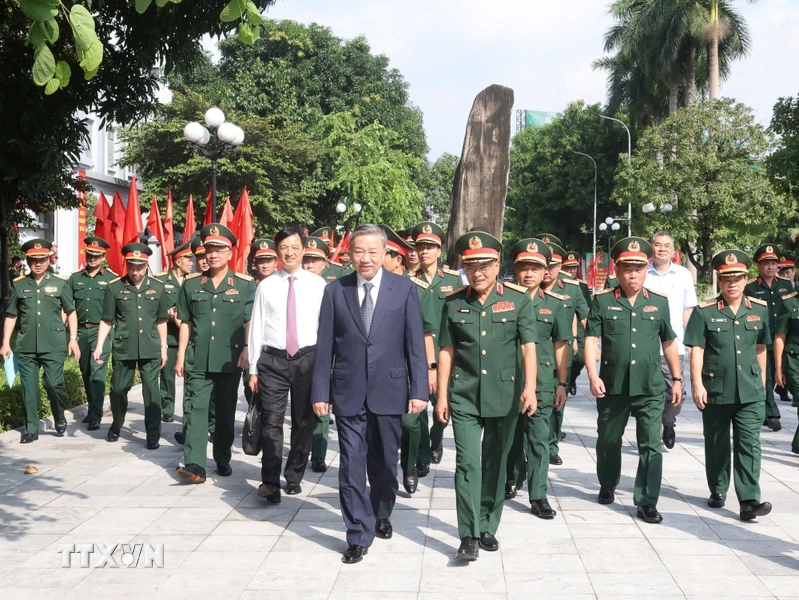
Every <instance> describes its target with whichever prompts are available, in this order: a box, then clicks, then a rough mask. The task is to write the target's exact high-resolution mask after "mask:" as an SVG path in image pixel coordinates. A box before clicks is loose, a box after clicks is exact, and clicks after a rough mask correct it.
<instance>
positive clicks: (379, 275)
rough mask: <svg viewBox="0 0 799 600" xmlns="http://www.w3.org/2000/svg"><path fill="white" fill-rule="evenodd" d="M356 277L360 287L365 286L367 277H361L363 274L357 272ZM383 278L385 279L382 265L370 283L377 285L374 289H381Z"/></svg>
mask: <svg viewBox="0 0 799 600" xmlns="http://www.w3.org/2000/svg"><path fill="white" fill-rule="evenodd" d="M356 278H357V280H358V287H363V284H364V283H366V279H364V278H363V277H361V274H360V273H357V272H356ZM382 279H383V267H380V268H379V269H378V270H377V273H375V276H374V277H372V279H371V280H370V283H372V284H373V285H374V286H375V287H374V289H376V290H379V289H380V282H381V281H382Z"/></svg>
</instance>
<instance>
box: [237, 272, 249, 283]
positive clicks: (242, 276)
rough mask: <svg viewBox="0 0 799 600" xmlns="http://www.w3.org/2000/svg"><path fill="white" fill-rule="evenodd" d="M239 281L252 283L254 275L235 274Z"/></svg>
mask: <svg viewBox="0 0 799 600" xmlns="http://www.w3.org/2000/svg"><path fill="white" fill-rule="evenodd" d="M233 274H234V275H235V276H236V277H238V278H239V279H243V280H244V281H252V275H247V274H246V273H233Z"/></svg>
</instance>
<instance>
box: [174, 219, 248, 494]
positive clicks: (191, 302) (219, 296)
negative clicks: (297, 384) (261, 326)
mask: <svg viewBox="0 0 799 600" xmlns="http://www.w3.org/2000/svg"><path fill="white" fill-rule="evenodd" d="M200 235H201V236H202V240H203V245H204V246H205V247H206V248H207V247H208V246H210V245H212V244H215V245H225V246H227V247H232V245H233V244H234V243H235V236H234V235H233V233H232V232H231V231H230V230H229V229H228V228H227V227H224V226H223V225H220V224H218V223H211V224H209V225H206V226H205V227H203V229H202V231H201V233H200ZM254 298H255V282H254V280H253V278H252V277H250V276H249V275H244V274H242V273H234V272H233V271H230V270H227V272H226V273H225V275H224V277H223V278H222V280H221V281H220V283H219V285H218V286H217V287H215V286H214V282H213V279H212V277H211V273H210V271H209V272H207V273H193V274H192V275H190V276H189V277H187V278H186V279H185V281H184V282H183V288H182V289H181V292H180V297H179V299H178V305H177V306H178V318H179V319H180V320H181V322H182V323H189V324H191V325H192V332H191V338H190V340H189V344H190V346H191V348H192V351H193V363H192V365H191V369H189V370H186V375H185V385H184V393H183V404H184V410H185V414H184V417H183V418H184V421H185V422H186V443H185V446H184V457H185V463H186V467H187V468H198V469H201V470H202V471H203V479H204V471H205V465H206V455H207V448H208V435H207V433H208V405H209V402H210V401H211V398H213V400H214V403H215V405H216V431H215V432H214V451H213V456H214V461H215V462H216V464H217V471H218V472H219V474H220V475H230V473H231V471H230V469H229V466H230V458H231V447H232V446H233V436H234V431H233V430H234V425H235V417H236V403H237V400H238V387H239V381H240V379H241V369H240V368H239V367H238V366H237V363H238V360H239V357H240V356H241V353H242V352H243V351H244V347H245V344H246V343H247V342H246V337H245V326H246V324H247V323H249V321H250V317H251V315H252V305H253V300H254ZM178 474H179V475H181V476H183V475H184V474H183V472H182V470H181V468H179V469H178Z"/></svg>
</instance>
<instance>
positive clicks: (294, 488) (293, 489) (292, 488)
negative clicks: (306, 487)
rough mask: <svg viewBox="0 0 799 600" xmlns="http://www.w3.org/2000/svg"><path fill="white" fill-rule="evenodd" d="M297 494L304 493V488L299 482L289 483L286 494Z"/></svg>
mask: <svg viewBox="0 0 799 600" xmlns="http://www.w3.org/2000/svg"><path fill="white" fill-rule="evenodd" d="M297 494H302V488H301V487H300V484H299V483H287V484H286V495H287V496H296V495H297Z"/></svg>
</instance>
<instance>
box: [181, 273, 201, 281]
mask: <svg viewBox="0 0 799 600" xmlns="http://www.w3.org/2000/svg"><path fill="white" fill-rule="evenodd" d="M200 275H202V273H200V272H199V271H198V272H197V273H189V274H188V275H186V277H185V279H186V280H188V279H194V278H195V277H199V276H200Z"/></svg>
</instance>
